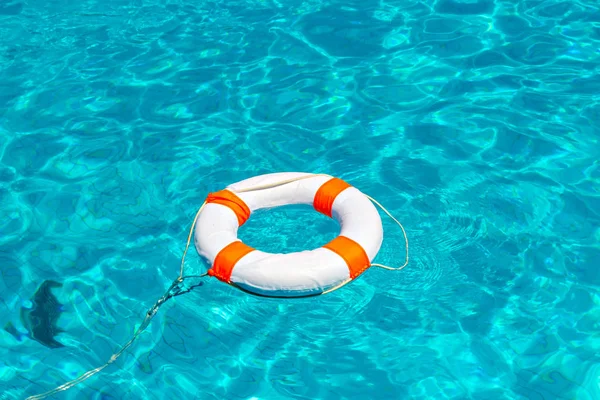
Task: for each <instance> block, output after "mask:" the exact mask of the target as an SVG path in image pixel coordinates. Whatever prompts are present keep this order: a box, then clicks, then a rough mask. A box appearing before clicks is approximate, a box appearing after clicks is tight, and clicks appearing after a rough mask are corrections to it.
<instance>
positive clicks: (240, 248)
mask: <svg viewBox="0 0 600 400" xmlns="http://www.w3.org/2000/svg"><path fill="white" fill-rule="evenodd" d="M253 250H254V249H253V248H252V247H250V246H248V245H246V244H244V243H242V242H239V241H236V242H232V243H229V244H228V245H227V246H225V247H223V249H222V250H221V251H220V252H219V254H217V256H216V257H215V262H214V263H213V265H212V268H211V269H209V270H208V271H207V273H208V275H210V276H214V277H216V278H217V279H219V280H221V281H223V282H227V283H231V272H232V271H233V268H234V267H235V264H236V263H237V262H238V261H239V260H240V259H241V258H242V257H244V256H245V255H246V254H248V253H250V252H251V251H253Z"/></svg>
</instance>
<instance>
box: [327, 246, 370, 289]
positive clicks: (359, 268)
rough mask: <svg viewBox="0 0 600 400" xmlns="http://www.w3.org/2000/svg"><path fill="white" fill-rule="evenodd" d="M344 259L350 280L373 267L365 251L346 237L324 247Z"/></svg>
mask: <svg viewBox="0 0 600 400" xmlns="http://www.w3.org/2000/svg"><path fill="white" fill-rule="evenodd" d="M323 247H324V248H326V249H329V250H331V251H333V252H334V253H335V254H337V255H338V256H340V257H342V258H343V259H344V261H346V264H347V265H348V269H349V270H350V279H354V278H356V277H357V276H359V275H360V274H362V273H363V272H364V271H365V270H366V269H367V268H369V267H370V266H371V261H369V257H368V256H367V253H366V252H365V249H363V248H362V246H361V245H360V244H358V243H356V242H355V241H354V240H352V239H350V238H348V237H346V236H338V237H336V238H335V239H333V240H332V241H331V242H329V243H327V244H326V245H325V246H323Z"/></svg>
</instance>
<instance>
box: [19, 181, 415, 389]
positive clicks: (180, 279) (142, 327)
mask: <svg viewBox="0 0 600 400" xmlns="http://www.w3.org/2000/svg"><path fill="white" fill-rule="evenodd" d="M315 176H327V177H331V175H327V174H310V175H303V176H299V177H295V178H290V179H286V180H282V181H279V182H274V183H267V184H263V185H256V186H251V187H248V188H245V189H241V190H236V191H235V192H237V193H244V192H251V191H255V190H263V189H270V188H274V187H277V186H282V185H285V184H288V183H292V182H297V181H300V180H303V179H309V178H314V177H315ZM365 196H366V197H367V198H368V199H369V200H371V201H372V202H373V203H375V204H376V205H377V206H379V208H381V209H382V210H383V212H385V213H386V214H387V215H388V216H389V217H390V218H391V219H393V220H394V222H396V223H397V224H398V226H400V229H402V233H403V234H404V241H405V244H406V261H405V262H404V264H403V265H402V266H400V267H396V268H393V267H389V266H387V265H383V264H371V266H373V267H379V268H384V269H388V270H393V271H399V270H401V269H403V268H404V267H406V266H407V265H408V237H407V236H406V231H405V230H404V227H403V226H402V224H401V223H400V222H399V221H398V220H397V219H396V218H394V216H393V215H392V214H391V213H390V212H389V211H388V210H387V209H386V208H385V207H384V206H382V205H381V204H380V203H379V202H378V201H377V200H375V199H374V198H372V197H371V196H369V195H366V194H365ZM205 205H206V202H204V203H203V204H202V206H200V209H198V212H197V213H196V215H195V217H194V220H193V221H192V226H191V227H190V232H189V234H188V238H187V243H186V245H185V250H184V251H183V256H182V257H181V267H180V270H179V276H178V277H177V279H175V281H174V282H173V283H172V284H171V287H170V288H169V289H168V290H167V292H166V293H165V294H164V295H163V296H162V297H161V298H160V299H158V301H157V302H156V303H155V304H154V306H153V307H152V308H151V309H150V310H148V312H147V313H146V316H145V318H144V321H143V322H142V324H141V325H140V327H139V328H138V329H137V330H136V332H135V333H134V335H133V337H132V338H131V340H129V342H127V343H126V344H125V345H124V346H123V347H122V348H121V349H120V350H119V351H118V352H117V353H115V354H113V355H112V356H111V358H110V360H108V362H106V363H105V364H104V365H102V366H100V367H98V368H94V369H92V370H90V371H88V372H86V373H84V374H83V375H81V376H79V377H78V378H75V379H73V380H71V381H69V382H67V383H65V384H63V385H60V386H58V387H57V388H55V389H52V390H50V391H48V392H45V393H42V394H39V395H35V396H30V397H27V399H26V400H41V399H44V398H46V397H48V396H51V395H53V394H56V393H59V392H62V391H65V390H67V389H69V388H71V387H73V386H75V385H77V384H79V383H81V382H83V381H85V380H86V379H88V378H90V377H92V376H94V375H95V374H97V373H98V372H100V371H102V370H103V369H104V368H106V367H107V366H109V365H110V364H112V363H113V362H115V361H116V360H117V358H118V357H119V356H120V355H121V354H122V353H123V352H124V351H125V350H126V349H127V348H128V347H129V346H131V344H132V343H133V342H134V341H135V339H136V338H137V337H138V336H139V335H140V334H141V333H142V332H143V331H144V330H145V329H146V327H147V326H148V325H149V324H150V321H151V320H152V318H153V317H154V316H155V315H156V313H157V312H158V309H159V308H160V306H162V304H164V302H166V301H167V300H168V299H170V298H171V297H174V296H178V295H180V294H183V293H187V292H189V291H190V290H191V288H190V289H188V290H185V291H184V290H182V288H181V287H180V286H179V284H180V283H182V282H183V280H184V279H185V278H192V277H198V278H201V277H203V276H206V274H201V275H198V276H188V277H184V276H183V271H184V267H185V256H186V254H187V252H188V249H189V247H190V243H191V241H192V235H193V232H194V227H195V225H196V221H197V220H198V217H199V216H200V213H201V212H202V210H203V209H204V206H205ZM349 282H351V279H349V280H347V281H345V282H342V283H341V284H340V285H338V286H336V287H334V288H331V289H329V290H326V291H324V292H323V293H321V294H326V293H330V292H333V291H334V290H337V289H339V288H341V287H342V286H345V285H346V284H347V283H349ZM174 290H175V291H174Z"/></svg>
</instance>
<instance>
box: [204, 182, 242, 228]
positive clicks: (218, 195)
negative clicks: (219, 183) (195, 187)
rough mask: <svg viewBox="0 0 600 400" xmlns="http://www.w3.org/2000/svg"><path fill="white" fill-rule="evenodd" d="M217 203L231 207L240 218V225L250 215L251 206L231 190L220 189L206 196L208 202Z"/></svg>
mask: <svg viewBox="0 0 600 400" xmlns="http://www.w3.org/2000/svg"><path fill="white" fill-rule="evenodd" d="M208 203H216V204H221V205H224V206H226V207H229V208H230V209H231V211H233V212H234V213H235V215H236V217H237V219H238V225H239V226H242V225H244V223H245V222H246V221H247V220H248V218H249V217H250V208H248V206H247V205H246V203H244V200H242V199H240V198H239V197H238V196H236V195H235V193H233V192H232V191H230V190H227V189H224V190H219V191H218V192H215V193H210V194H209V195H208V197H207V198H206V204H208Z"/></svg>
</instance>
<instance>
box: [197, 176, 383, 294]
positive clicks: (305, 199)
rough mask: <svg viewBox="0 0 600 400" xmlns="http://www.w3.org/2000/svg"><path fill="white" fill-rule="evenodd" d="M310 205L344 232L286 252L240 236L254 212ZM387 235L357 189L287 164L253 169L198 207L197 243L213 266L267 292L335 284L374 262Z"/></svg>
mask: <svg viewBox="0 0 600 400" xmlns="http://www.w3.org/2000/svg"><path fill="white" fill-rule="evenodd" d="M291 204H308V205H312V206H313V207H314V208H315V209H316V210H317V211H318V212H321V213H323V214H325V215H328V216H329V217H332V218H334V219H336V220H337V221H338V222H339V224H340V227H341V229H340V234H339V236H338V237H336V238H335V239H333V240H332V241H331V242H329V243H327V244H326V245H324V246H322V247H320V248H317V249H314V250H307V251H301V252H295V253H287V254H273V253H267V252H264V251H260V250H257V249H254V248H252V247H250V246H248V245H246V244H245V243H243V242H241V240H240V239H238V237H237V232H238V228H239V227H240V226H242V225H243V224H244V223H245V222H246V220H247V219H248V218H249V217H250V215H251V214H252V212H254V211H256V210H259V209H264V208H272V207H278V206H283V205H291ZM382 241H383V227H382V223H381V217H380V216H379V213H378V212H377V209H376V208H375V206H374V205H373V203H371V201H370V200H369V199H368V198H367V197H366V196H365V195H364V194H363V193H362V192H360V191H359V190H358V189H356V188H354V187H352V186H351V185H349V184H348V183H346V182H344V181H343V180H341V179H338V178H334V177H332V176H329V175H317V174H310V173H298V172H282V173H273V174H266V175H259V176H255V177H253V178H250V179H246V180H243V181H240V182H237V183H234V184H231V185H229V186H227V188H226V189H224V190H221V191H219V192H216V193H211V194H209V196H208V197H207V199H206V204H205V206H204V208H203V209H202V211H201V212H200V213H199V215H198V219H197V221H196V228H195V231H194V243H195V246H196V250H197V252H198V254H199V255H200V256H201V257H203V258H205V259H206V260H208V261H209V262H210V264H211V268H210V269H209V271H208V274H209V275H211V276H214V277H216V278H218V279H219V280H221V281H223V282H226V283H228V284H231V285H234V286H237V287H238V288H240V289H242V290H244V291H247V292H250V293H253V294H256V295H262V296H269V297H302V296H311V295H317V294H321V293H323V292H326V291H329V290H333V289H335V288H336V287H338V286H341V285H343V284H345V283H347V282H348V281H350V280H352V279H355V278H356V277H358V276H359V275H360V274H362V273H363V272H364V271H365V270H366V269H367V268H369V267H370V265H371V261H373V259H374V258H375V256H376V255H377V252H378V251H379V249H380V247H381V243H382Z"/></svg>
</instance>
